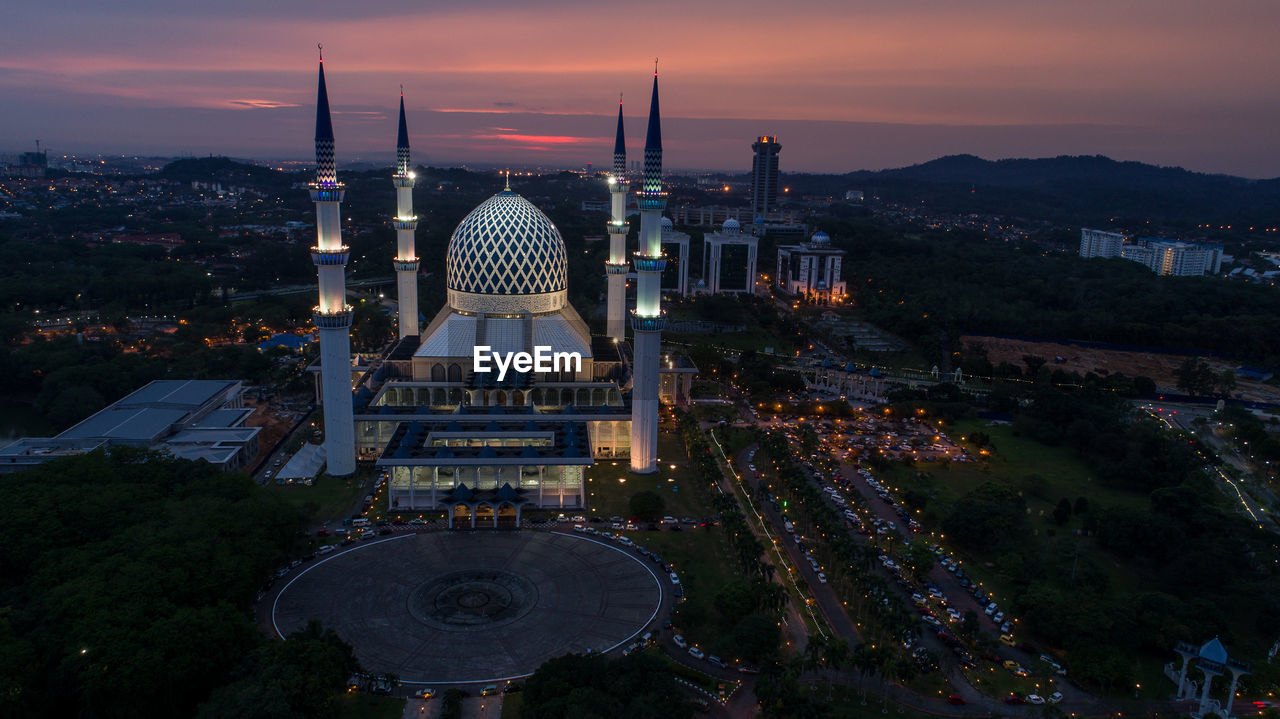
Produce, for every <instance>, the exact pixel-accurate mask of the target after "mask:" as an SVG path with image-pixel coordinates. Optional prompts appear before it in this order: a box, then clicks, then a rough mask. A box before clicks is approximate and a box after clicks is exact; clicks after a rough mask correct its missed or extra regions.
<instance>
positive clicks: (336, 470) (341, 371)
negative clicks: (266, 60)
mask: <svg viewBox="0 0 1280 719" xmlns="http://www.w3.org/2000/svg"><path fill="white" fill-rule="evenodd" d="M345 192H346V190H344V189H343V186H342V183H340V182H338V171H337V166H336V164H335V163H334V158H333V122H332V121H331V119H330V117H329V93H328V91H327V90H326V89H325V85H324V58H323V57H321V59H320V86H319V90H318V91H317V94H316V181H315V182H313V183H311V200H312V201H313V202H315V203H316V246H315V247H312V248H311V259H312V261H313V262H315V265H316V274H317V275H319V282H320V304H319V305H318V306H317V307H316V308H315V311H314V314H313V318H314V320H315V324H316V329H317V330H319V332H320V396H321V401H323V402H324V451H325V455H326V457H327V462H328V465H329V474H333V475H337V476H345V475H348V474H351V473H353V472H355V471H356V436H355V421H354V417H353V410H352V401H351V315H352V311H351V306H350V305H348V304H347V280H346V271H347V257H348V248H347V247H346V246H345V245H343V244H342V226H341V224H340V220H339V205H341V204H342V197H343V195H344V194H345Z"/></svg>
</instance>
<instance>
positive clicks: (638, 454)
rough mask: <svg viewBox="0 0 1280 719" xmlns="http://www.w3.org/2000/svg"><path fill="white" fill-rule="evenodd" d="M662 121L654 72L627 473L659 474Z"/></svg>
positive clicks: (642, 199) (643, 187) (662, 322)
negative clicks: (628, 468) (629, 454)
mask: <svg viewBox="0 0 1280 719" xmlns="http://www.w3.org/2000/svg"><path fill="white" fill-rule="evenodd" d="M666 206H667V194H666V193H665V192H663V191H662V119H661V117H660V116H659V113H658V70H657V67H656V66H655V67H654V71H653V97H652V98H651V99H650V101H649V129H648V132H647V133H646V134H645V140H644V182H643V184H642V185H641V188H640V247H639V249H638V251H637V252H636V256H635V260H634V263H635V268H636V279H637V283H636V284H637V289H636V309H635V314H633V315H632V316H631V329H632V331H633V332H634V333H635V342H634V348H635V349H634V357H633V360H634V361H633V362H632V381H631V471H632V472H635V473H636V474H651V473H653V472H656V471H658V458H657V455H658V353H659V351H660V349H661V346H662V329H663V326H664V325H665V324H666V316H665V315H664V314H663V313H662V293H661V282H662V270H663V268H664V267H665V265H666V263H667V261H666V260H664V259H663V258H662V211H663V210H664V209H666Z"/></svg>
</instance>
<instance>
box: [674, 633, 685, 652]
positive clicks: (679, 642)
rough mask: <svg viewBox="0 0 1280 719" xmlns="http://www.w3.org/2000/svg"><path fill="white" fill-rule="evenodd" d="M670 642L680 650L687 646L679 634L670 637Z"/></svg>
mask: <svg viewBox="0 0 1280 719" xmlns="http://www.w3.org/2000/svg"><path fill="white" fill-rule="evenodd" d="M671 641H672V642H674V643H675V645H676V646H677V647H680V648H681V649H684V648H685V647H687V646H689V643H688V642H686V641H685V640H684V636H683V635H680V634H677V635H675V636H674V637H671Z"/></svg>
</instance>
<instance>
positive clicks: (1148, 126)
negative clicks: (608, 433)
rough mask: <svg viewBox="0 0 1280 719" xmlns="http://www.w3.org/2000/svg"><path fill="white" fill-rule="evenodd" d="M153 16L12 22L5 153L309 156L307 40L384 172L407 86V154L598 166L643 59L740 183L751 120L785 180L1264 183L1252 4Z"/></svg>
mask: <svg viewBox="0 0 1280 719" xmlns="http://www.w3.org/2000/svg"><path fill="white" fill-rule="evenodd" d="M159 7H161V6H158V5H155V4H154V3H151V2H150V0H130V1H128V2H124V3H121V4H117V5H113V6H112V7H111V8H109V9H107V8H101V7H98V6H89V5H85V6H83V7H78V6H74V5H73V6H71V7H68V8H50V7H48V6H35V7H31V6H28V7H21V8H16V9H14V10H12V11H11V12H12V14H13V16H14V20H15V24H16V26H19V27H24V28H27V32H25V33H24V34H23V35H22V36H21V37H14V38H12V39H11V41H10V42H7V43H6V44H5V47H4V48H3V49H0V88H3V89H4V92H3V99H0V110H2V112H0V117H3V119H0V148H3V149H4V150H7V151H16V150H26V149H31V148H32V147H33V146H34V141H35V140H36V139H40V140H42V142H43V144H44V145H45V146H47V147H49V148H51V149H52V151H53V152H54V153H55V154H59V153H85V152H106V153H116V152H123V153H131V154H132V153H138V154H154V155H205V154H209V153H214V154H226V155H232V156H237V157H248V158H296V159H304V158H306V157H307V156H308V151H309V150H308V147H307V146H306V143H304V142H301V141H299V138H300V137H306V128H307V125H308V123H309V122H310V121H311V117H310V110H309V109H308V108H309V102H310V100H309V98H310V95H311V93H312V92H313V91H314V90H313V88H311V85H310V77H311V73H312V72H313V63H314V61H315V45H316V43H317V42H323V43H325V46H326V56H327V59H328V60H329V68H328V71H329V76H330V77H329V82H330V94H331V97H332V101H333V109H334V125H335V133H336V134H337V135H338V136H339V138H340V139H341V143H340V145H341V147H342V148H343V150H341V151H340V152H339V163H343V162H353V161H360V160H364V161H370V162H380V161H386V162H388V164H389V163H390V161H391V160H392V158H393V157H394V133H395V122H396V114H395V113H396V107H397V105H396V103H397V100H398V92H399V86H400V85H401V84H403V85H404V87H405V99H406V105H407V108H408V110H409V112H411V113H412V114H413V115H414V116H415V118H417V119H416V120H415V123H414V132H413V134H412V136H411V140H412V141H413V144H414V147H415V149H417V148H420V149H418V150H417V156H418V158H419V161H420V162H422V163H424V164H441V165H450V164H460V163H468V162H470V163H476V164H510V165H512V166H526V165H534V164H541V165H551V166H557V165H558V166H576V165H584V164H586V163H588V162H591V163H594V164H595V165H596V166H598V167H605V166H607V164H608V161H609V158H610V151H611V148H612V144H611V143H612V137H611V131H612V129H613V122H612V117H613V115H614V113H615V112H616V107H615V106H614V105H613V102H614V101H615V98H616V97H617V93H618V92H620V91H621V92H623V93H624V100H625V101H626V108H625V109H626V116H627V119H628V121H629V122H630V123H631V127H633V128H634V127H640V124H639V123H640V122H641V121H642V120H643V114H644V109H645V108H644V105H645V102H644V99H645V97H646V93H647V87H646V82H647V75H648V68H650V67H651V63H652V61H653V57H654V56H658V57H660V58H661V62H662V71H663V74H664V77H665V78H666V83H665V85H666V88H667V90H666V95H667V98H665V99H664V101H665V104H666V105H667V106H668V108H669V109H668V111H667V113H666V115H667V117H666V118H664V119H665V120H666V121H667V124H668V128H669V129H668V132H667V133H666V134H667V135H668V137H667V138H666V139H667V150H668V154H670V155H671V163H670V164H672V166H673V167H676V168H714V169H727V170H733V169H739V168H740V169H741V171H742V172H747V171H749V169H750V143H751V141H752V140H753V139H754V138H755V137H757V136H759V135H762V134H769V135H778V136H779V137H780V140H781V141H782V142H784V143H785V144H786V146H787V154H786V157H785V158H784V161H783V163H782V165H783V166H782V169H783V170H784V171H788V172H797V171H815V172H846V171H852V170H857V169H882V168H886V167H897V166H902V165H909V164H913V163H916V162H922V161H926V160H929V159H932V158H934V157H937V156H941V155H947V154H957V153H971V154H976V155H979V156H982V157H987V158H991V159H996V158H1002V157H1044V156H1054V155H1059V154H1090V155H1092V154H1105V155H1108V156H1111V157H1114V158H1116V159H1121V160H1138V161H1144V162H1150V163H1154V164H1161V165H1180V166H1184V167H1187V168H1188V169H1192V170H1197V171H1204V172H1225V173H1229V174H1237V175H1242V176H1246V177H1275V176H1277V175H1280V170H1277V169H1276V168H1280V131H1278V130H1277V129H1276V128H1275V126H1274V124H1273V123H1272V122H1270V119H1269V118H1271V117H1274V116H1275V114H1276V110H1277V109H1280V108H1278V107H1277V105H1278V104H1280V101H1278V100H1277V98H1276V97H1275V95H1274V93H1273V92H1271V90H1272V88H1271V84H1273V83H1270V82H1269V80H1268V79H1267V78H1266V77H1265V75H1264V74H1263V73H1260V72H1258V71H1257V68H1260V67H1267V66H1271V65H1273V64H1274V63H1275V62H1276V61H1277V60H1280V48H1276V47H1275V46H1274V45H1273V44H1271V43H1269V41H1268V37H1267V36H1268V33H1269V29H1270V28H1272V27H1275V26H1276V21H1277V20H1280V8H1277V7H1275V6H1270V5H1259V4H1255V3H1245V2H1232V3H1227V4H1226V6H1225V7H1224V6H1221V5H1219V6H1215V7H1214V8H1206V7H1203V6H1200V5H1197V4H1195V3H1152V2H1146V3H1134V4H1129V5H1126V6H1123V7H1111V6H1109V5H1108V4H1105V3H1100V2H1086V3H1074V4H1071V5H1070V6H1066V5H1063V6H1041V5H1036V6H1032V7H1027V6H1026V5H1025V4H1022V3H1012V2H1006V1H1005V0H987V1H985V2H981V3H976V4H974V3H970V4H967V5H965V6H964V7H952V6H935V5H931V4H924V3H915V4H909V5H906V6H902V5H895V6H893V7H881V6H878V5H873V4H863V3H859V4H853V5H850V4H847V3H831V2H823V1H821V0H809V1H806V2H799V3H794V4H791V5H788V6H787V8H786V12H785V13H782V12H779V11H777V10H776V9H774V8H773V6H771V5H769V4H766V3H748V4H747V5H746V6H743V5H741V4H735V5H734V6H733V11H732V12H729V8H728V6H725V5H722V4H719V3H706V4H700V5H698V6H696V7H687V6H680V5H676V4H674V3H664V2H657V3H654V4H652V5H651V6H650V9H648V10H646V12H645V13H640V14H637V13H624V12H623V10H622V9H621V8H618V7H607V6H600V5H596V4H585V3H580V2H576V1H571V0H563V1H560V2H554V3H551V4H550V5H547V4H543V5H540V6H539V7H538V8H528V7H526V6H524V5H520V4H516V3H510V2H507V1H506V0H490V1H489V2H481V3H472V4H469V5H467V6H466V7H449V8H443V9H439V8H432V9H423V8H422V7H421V6H420V5H416V4H412V3H408V2H388V3H384V4H383V6H382V8H381V9H379V10H374V11H369V10H367V9H365V8H355V7H347V6H343V5H339V4H332V5H329V4H321V5H319V6H317V5H316V4H315V3H311V4H308V5H307V6H306V9H305V11H302V10H299V9H294V8H293V7H291V6H288V5H272V6H269V7H260V6H256V5H251V4H249V3H243V2H230V3H222V4H219V5H218V6H217V7H200V8H193V9H181V10H175V9H173V8H172V7H170V6H163V8H164V10H163V12H162V13H161V12H156V9H157V8H159ZM478 38H483V40H479V39H478ZM641 139H642V138H641V137H639V135H634V134H633V135H632V136H631V137H629V138H628V141H629V144H630V145H631V147H632V148H638V147H639V145H640V142H641Z"/></svg>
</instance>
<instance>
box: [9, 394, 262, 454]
mask: <svg viewBox="0 0 1280 719" xmlns="http://www.w3.org/2000/svg"><path fill="white" fill-rule="evenodd" d="M242 391H243V386H242V385H241V383H240V382H239V381H238V380H156V381H154V382H150V383H148V384H146V385H144V386H143V387H142V388H140V389H138V390H135V391H134V392H133V393H131V394H129V395H128V396H126V397H124V398H123V399H120V400H119V401H117V402H115V403H113V404H111V405H109V406H108V407H106V408H104V409H102V410H100V411H98V412H97V413H95V414H94V415H92V416H91V417H89V418H87V419H85V420H83V421H81V422H80V423H79V424H77V425H75V426H74V427H72V428H70V429H68V430H66V431H65V432H62V433H61V434H59V435H57V436H55V437H32V438H26V439H20V440H18V441H16V442H13V443H12V444H9V445H8V446H6V447H4V448H0V473H4V472H17V471H20V470H23V469H27V468H28V467H33V466H35V465H37V464H41V463H43V462H47V461H49V460H51V459H55V458H58V457H64V456H68V455H74V454H83V453H85V452H91V451H93V450H95V449H99V448H106V447H112V446H118V445H127V446H131V447H142V448H147V449H159V450H165V451H168V452H170V453H172V454H173V455H175V456H178V457H183V458H186V459H203V460H205V461H207V462H209V463H210V464H214V465H217V466H218V467H219V468H220V469H223V470H225V471H232V470H238V469H243V468H245V467H246V466H247V465H248V464H249V462H250V461H251V460H252V459H253V458H254V457H255V456H256V455H257V453H258V433H259V432H260V431H261V428H260V427H250V426H247V425H246V424H245V421H246V420H247V419H248V418H249V415H251V414H253V412H254V410H253V409H252V408H248V407H245V406H244V404H243V402H242V401H241V393H242Z"/></svg>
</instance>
